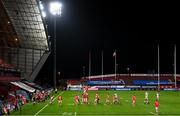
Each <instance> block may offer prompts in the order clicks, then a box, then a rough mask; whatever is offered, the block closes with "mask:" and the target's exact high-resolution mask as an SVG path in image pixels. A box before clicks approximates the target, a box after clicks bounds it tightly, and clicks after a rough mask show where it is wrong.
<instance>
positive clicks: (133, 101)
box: [132, 95, 136, 106]
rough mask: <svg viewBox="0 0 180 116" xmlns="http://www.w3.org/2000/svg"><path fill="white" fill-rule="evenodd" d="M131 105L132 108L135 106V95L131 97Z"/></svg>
mask: <svg viewBox="0 0 180 116" xmlns="http://www.w3.org/2000/svg"><path fill="white" fill-rule="evenodd" d="M132 105H133V106H135V105H136V96H135V95H133V96H132Z"/></svg>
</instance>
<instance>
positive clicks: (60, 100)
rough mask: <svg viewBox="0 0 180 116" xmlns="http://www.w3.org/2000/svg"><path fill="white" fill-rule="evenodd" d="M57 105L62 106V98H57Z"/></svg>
mask: <svg viewBox="0 0 180 116" xmlns="http://www.w3.org/2000/svg"><path fill="white" fill-rule="evenodd" d="M58 103H59V105H61V104H62V96H58Z"/></svg>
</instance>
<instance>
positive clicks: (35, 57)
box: [0, 0, 52, 115]
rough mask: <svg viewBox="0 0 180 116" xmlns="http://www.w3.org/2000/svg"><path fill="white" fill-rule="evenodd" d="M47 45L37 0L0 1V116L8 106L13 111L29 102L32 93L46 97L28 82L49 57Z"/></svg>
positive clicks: (43, 22) (37, 87)
mask: <svg viewBox="0 0 180 116" xmlns="http://www.w3.org/2000/svg"><path fill="white" fill-rule="evenodd" d="M49 42H50V41H49V38H48V34H47V28H46V25H45V21H44V19H43V17H42V14H41V11H40V8H39V0H25V1H22V0H15V1H14V0H1V1H0V115H1V114H4V113H5V112H6V111H5V110H4V109H7V107H8V106H9V105H10V106H11V109H10V110H13V109H16V106H17V107H18V108H19V106H20V105H23V104H25V103H26V102H29V101H30V100H31V98H32V96H33V95H32V94H33V93H34V94H38V95H41V96H42V95H43V96H47V95H48V94H46V95H45V93H46V91H43V92H42V91H41V90H42V88H41V87H40V86H38V85H37V84H32V83H30V82H33V81H34V79H35V78H36V76H37V74H38V72H39V71H40V69H41V68H42V66H43V65H44V63H45V61H46V59H47V58H48V56H49V54H50V53H51V49H50V46H49V45H50V44H49ZM43 90H44V89H43ZM48 91H52V89H49V90H48ZM41 93H42V94H41ZM16 100H17V101H16ZM26 100H27V101H26ZM22 101H23V102H22ZM15 103H16V104H15Z"/></svg>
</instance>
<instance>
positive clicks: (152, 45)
mask: <svg viewBox="0 0 180 116" xmlns="http://www.w3.org/2000/svg"><path fill="white" fill-rule="evenodd" d="M49 2H50V1H48V0H44V1H43V3H44V5H45V7H46V10H47V17H46V19H45V20H46V23H47V25H48V33H49V35H50V36H51V39H53V37H54V34H53V33H54V32H53V28H54V27H53V26H54V25H53V21H54V20H53V18H54V17H53V16H52V15H50V14H49V13H48V9H49V8H48V7H49V6H48V3H49ZM61 2H62V4H63V9H62V12H63V13H62V16H60V17H57V43H56V44H57V71H59V72H61V75H60V77H58V78H64V79H69V78H80V77H82V76H83V66H85V75H86V76H88V54H89V52H90V51H91V56H92V58H91V62H92V64H91V65H92V66H91V70H92V75H100V74H101V51H102V50H103V52H104V73H105V74H110V73H114V57H113V56H112V55H113V52H114V51H115V49H116V51H117V64H118V71H117V72H118V73H127V67H129V68H130V72H131V73H152V72H153V70H154V72H155V73H157V44H158V43H159V45H160V72H161V73H173V50H174V48H173V47H174V44H176V45H177V73H179V72H180V70H179V66H180V65H179V62H178V59H179V52H178V51H179V43H178V40H177V39H178V37H177V36H176V32H177V31H176V23H175V22H174V19H176V18H177V16H176V15H174V14H173V13H172V12H173V11H175V10H176V9H170V8H168V7H166V6H165V7H163V5H161V6H158V5H157V6H156V5H153V6H151V5H150V6H148V5H147V4H145V5H140V6H137V5H134V4H133V3H132V6H133V7H132V6H131V5H130V4H129V3H128V4H124V3H120V2H118V1H116V2H115V0H114V1H110V0H109V1H104V0H61ZM142 6H143V7H142ZM52 53H53V52H52ZM52 53H51V55H50V57H49V58H48V60H47V61H46V63H45V65H44V67H43V68H42V70H41V72H40V74H39V76H38V79H39V78H41V79H42V78H44V79H45V80H51V79H53V54H52Z"/></svg>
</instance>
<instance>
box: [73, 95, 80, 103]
mask: <svg viewBox="0 0 180 116" xmlns="http://www.w3.org/2000/svg"><path fill="white" fill-rule="evenodd" d="M79 103H80V101H79V96H78V95H76V96H74V104H75V105H78V104H79Z"/></svg>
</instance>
